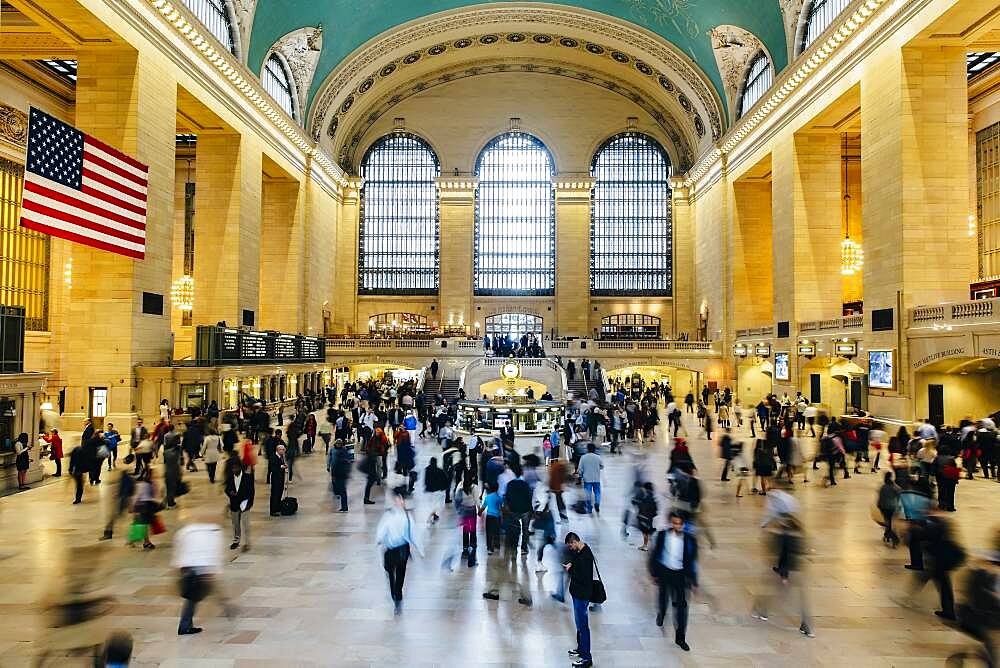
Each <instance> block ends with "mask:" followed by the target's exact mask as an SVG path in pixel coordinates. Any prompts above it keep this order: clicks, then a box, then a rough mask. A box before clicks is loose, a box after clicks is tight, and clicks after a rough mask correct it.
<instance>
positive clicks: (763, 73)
mask: <svg viewBox="0 0 1000 668" xmlns="http://www.w3.org/2000/svg"><path fill="white" fill-rule="evenodd" d="M773 82H774V70H773V68H772V67H771V61H770V59H768V57H767V55H766V54H765V53H764V52H763V51H761V52H760V53H758V54H757V55H756V56H754V59H753V60H752V61H750V68H749V70H747V80H746V84H745V85H744V86H743V96H742V97H741V98H740V116H741V117H742V116H743V114H745V113H747V112H748V111H750V108H751V107H753V105H755V104H757V100H759V99H760V98H761V96H762V95H763V94H764V93H766V92H767V89H768V88H770V87H771V83H773Z"/></svg>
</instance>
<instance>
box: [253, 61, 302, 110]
mask: <svg viewBox="0 0 1000 668" xmlns="http://www.w3.org/2000/svg"><path fill="white" fill-rule="evenodd" d="M260 82H261V83H262V84H263V85H264V90H266V91H267V94H268V95H270V96H271V99H272V100H274V101H275V102H277V103H278V106H279V107H281V108H282V109H284V110H285V113H286V114H288V115H289V116H291V117H292V118H295V105H294V103H293V101H292V100H293V98H294V95H295V93H294V92H293V89H292V80H291V78H290V77H289V75H288V71H287V70H286V69H285V66H284V65H283V64H282V62H281V60H280V59H279V58H278V57H277V56H275V55H273V54H272V55H271V56H270V57H269V58H268V59H267V61H266V62H265V63H264V70H263V71H262V72H261V73H260Z"/></svg>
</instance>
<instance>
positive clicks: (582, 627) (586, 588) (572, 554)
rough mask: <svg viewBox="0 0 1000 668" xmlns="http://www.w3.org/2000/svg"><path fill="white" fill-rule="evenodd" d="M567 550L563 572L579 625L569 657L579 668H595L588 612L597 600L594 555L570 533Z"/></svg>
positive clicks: (588, 547)
mask: <svg viewBox="0 0 1000 668" xmlns="http://www.w3.org/2000/svg"><path fill="white" fill-rule="evenodd" d="M566 549H567V555H568V557H569V563H565V564H563V568H564V569H566V572H567V573H568V574H569V593H570V596H572V597H573V621H574V622H576V649H575V650H570V656H572V657H574V658H575V659H576V661H575V662H574V663H573V665H574V666H576V667H577V668H589V666H593V665H594V660H593V657H592V656H591V654H590V618H589V616H588V614H587V610H588V608H589V606H590V601H591V599H592V598H593V596H594V553H593V552H592V551H591V549H590V546H589V545H587V544H586V543H584V542H583V541H582V540H580V537H579V536H578V535H576V534H575V533H573V532H572V531H570V532H569V533H567V534H566Z"/></svg>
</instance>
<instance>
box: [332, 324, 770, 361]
mask: <svg viewBox="0 0 1000 668" xmlns="http://www.w3.org/2000/svg"><path fill="white" fill-rule="evenodd" d="M768 331H769V332H770V331H771V330H770V328H768ZM372 350H378V351H380V352H382V351H386V352H389V351H398V352H400V353H410V354H415V355H421V356H442V357H479V356H482V355H483V344H482V342H481V341H479V340H478V339H449V338H435V339H403V338H400V339H370V338H338V339H326V354H327V356H331V355H333V356H337V355H350V354H354V353H363V352H367V351H372ZM545 350H546V352H547V353H549V354H550V355H553V354H555V355H563V356H569V357H588V356H590V357H601V356H612V357H617V356H622V355H624V356H630V355H636V356H640V355H646V356H648V355H649V354H650V353H663V354H665V355H667V356H670V355H673V356H675V357H692V356H695V357H712V356H717V355H718V354H719V344H718V342H714V341H659V340H649V339H638V340H614V341H598V340H594V339H573V340H567V341H545ZM486 359H487V360H491V359H494V358H486ZM526 359H531V358H526ZM497 363H499V362H497Z"/></svg>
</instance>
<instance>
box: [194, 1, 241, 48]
mask: <svg viewBox="0 0 1000 668" xmlns="http://www.w3.org/2000/svg"><path fill="white" fill-rule="evenodd" d="M183 2H184V5H185V6H186V7H187V8H188V9H190V10H191V13H192V14H194V15H195V16H196V17H197V18H198V20H199V21H201V24H202V25H203V26H205V27H206V28H208V31H209V32H210V33H212V35H213V36H214V37H215V39H217V40H219V41H220V42H222V44H223V46H225V47H226V48H227V49H229V52H230V53H232V54H234V55H235V56H236V57H239V55H240V54H239V53H238V51H237V49H236V39H235V37H234V29H235V26H234V25H233V21H232V19H231V18H230V16H231V15H230V13H229V7H227V6H226V0H183Z"/></svg>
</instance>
